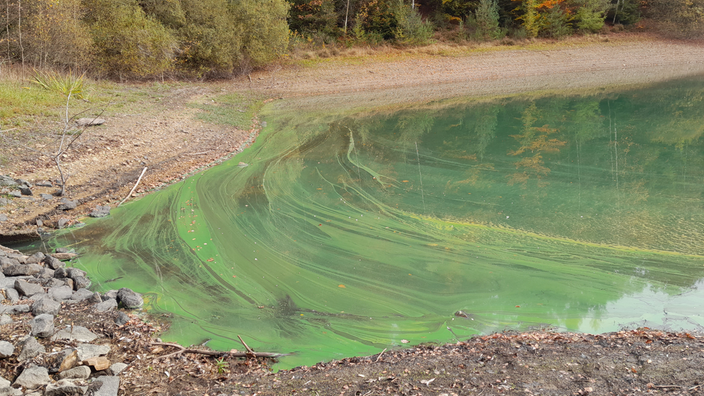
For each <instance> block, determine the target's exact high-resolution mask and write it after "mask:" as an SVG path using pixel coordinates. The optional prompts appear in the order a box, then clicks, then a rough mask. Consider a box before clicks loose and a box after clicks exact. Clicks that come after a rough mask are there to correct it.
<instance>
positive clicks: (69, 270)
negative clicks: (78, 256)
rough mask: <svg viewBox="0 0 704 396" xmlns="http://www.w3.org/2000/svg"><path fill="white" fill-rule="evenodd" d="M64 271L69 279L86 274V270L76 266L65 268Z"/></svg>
mask: <svg viewBox="0 0 704 396" xmlns="http://www.w3.org/2000/svg"><path fill="white" fill-rule="evenodd" d="M66 273H67V274H68V277H69V278H71V279H74V280H75V279H76V278H77V277H79V276H82V277H85V276H86V275H88V273H87V272H85V271H83V270H80V269H78V268H66Z"/></svg>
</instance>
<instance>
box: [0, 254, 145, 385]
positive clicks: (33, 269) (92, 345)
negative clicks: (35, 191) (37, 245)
mask: <svg viewBox="0 0 704 396" xmlns="http://www.w3.org/2000/svg"><path fill="white" fill-rule="evenodd" d="M75 256H76V255H75V254H74V253H72V252H68V251H66V250H62V249H57V251H56V253H54V254H50V255H45V254H43V253H41V252H37V253H35V254H33V255H31V256H26V255H23V254H21V253H20V252H18V251H14V250H11V249H7V248H5V247H2V246H0V265H1V267H2V272H0V300H1V302H2V304H0V396H5V395H32V396H40V395H46V396H59V395H61V396H66V395H94V396H97V395H100V396H109V395H117V394H118V390H119V388H120V373H122V372H123V370H125V369H126V368H127V367H128V364H125V363H124V362H122V361H120V359H119V357H120V356H121V355H122V356H124V353H122V354H121V351H120V350H119V349H120V346H119V342H116V341H120V340H116V339H115V334H116V329H119V328H120V327H121V326H124V325H125V324H126V323H128V322H129V321H130V316H129V315H128V314H126V313H125V310H132V309H138V308H140V307H141V306H142V305H143V300H142V297H141V296H140V295H139V294H137V293H135V292H133V291H132V290H130V289H127V288H123V289H120V290H111V291H108V292H106V293H103V294H100V293H96V292H91V291H90V290H88V288H89V287H90V285H91V281H90V279H89V278H88V276H87V274H86V272H85V271H82V270H80V269H77V268H71V267H70V266H67V265H66V262H67V261H69V260H71V259H73V258H74V257H75ZM79 323H80V324H83V325H87V326H89V327H91V328H88V327H85V326H83V325H79ZM121 341H125V338H124V337H123V338H122V340H121ZM127 341H129V339H128V340H127ZM123 349H124V348H123Z"/></svg>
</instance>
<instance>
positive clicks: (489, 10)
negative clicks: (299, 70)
mask: <svg viewBox="0 0 704 396" xmlns="http://www.w3.org/2000/svg"><path fill="white" fill-rule="evenodd" d="M2 8H3V9H2V11H1V12H2V14H0V18H2V21H3V22H4V29H2V31H1V32H0V56H2V58H4V60H3V61H4V62H14V63H22V64H23V65H26V64H29V65H31V66H33V67H40V68H44V67H51V68H63V69H69V68H70V69H73V70H87V71H89V72H90V73H92V74H95V75H102V76H108V77H112V78H120V79H122V78H145V77H153V76H159V75H164V74H165V73H169V74H170V75H174V74H176V75H180V76H187V77H199V78H202V77H221V76H228V75H232V74H238V73H243V72H248V71H249V70H251V69H253V68H256V67H259V66H262V65H265V64H267V63H268V62H271V61H272V60H274V59H276V58H278V57H280V56H281V55H284V54H286V53H287V51H288V49H289V48H290V46H291V45H301V44H303V45H323V46H324V45H347V46H353V45H361V44H363V45H376V44H381V43H388V42H391V43H396V44H406V45H418V44H425V43H428V42H429V41H431V40H432V39H433V37H434V36H435V35H436V33H437V32H439V31H440V32H450V33H452V34H453V35H454V38H455V39H457V40H479V41H481V40H495V39H501V38H504V37H506V36H510V37H514V38H531V37H553V38H560V37H563V36H566V35H570V34H573V33H580V32H599V31H600V30H602V29H603V28H604V25H605V23H608V24H609V25H614V26H628V25H633V24H635V23H636V22H637V21H638V20H639V19H640V18H641V17H642V16H643V15H647V16H649V17H650V18H653V19H656V20H658V21H660V22H661V24H662V26H664V29H665V30H667V31H671V32H678V33H681V34H692V33H701V32H702V28H703V27H704V0H422V1H416V0H288V1H287V0H5V4H4V7H2Z"/></svg>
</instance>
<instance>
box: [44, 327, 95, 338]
mask: <svg viewBox="0 0 704 396" xmlns="http://www.w3.org/2000/svg"><path fill="white" fill-rule="evenodd" d="M96 338H98V336H97V335H95V334H94V333H93V332H91V331H90V330H88V329H86V328H85V327H83V326H66V328H65V329H63V330H59V331H58V332H57V333H56V334H54V336H53V337H51V340H52V341H56V340H68V341H73V340H75V341H78V342H91V341H93V340H94V339H96Z"/></svg>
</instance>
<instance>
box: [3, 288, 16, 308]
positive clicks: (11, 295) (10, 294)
mask: <svg viewBox="0 0 704 396" xmlns="http://www.w3.org/2000/svg"><path fill="white" fill-rule="evenodd" d="M5 296H6V297H7V299H8V300H10V302H11V303H12V304H14V303H16V302H17V301H19V300H20V293H18V292H17V290H15V289H14V288H8V289H5Z"/></svg>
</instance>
